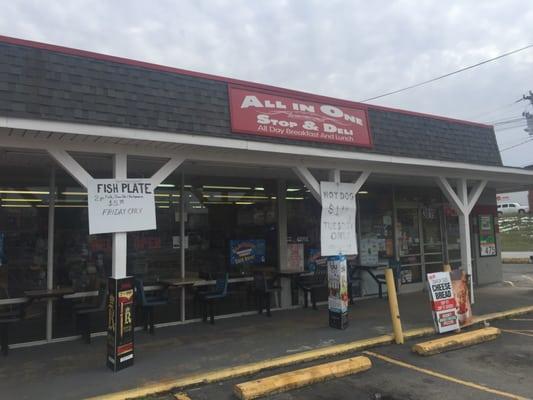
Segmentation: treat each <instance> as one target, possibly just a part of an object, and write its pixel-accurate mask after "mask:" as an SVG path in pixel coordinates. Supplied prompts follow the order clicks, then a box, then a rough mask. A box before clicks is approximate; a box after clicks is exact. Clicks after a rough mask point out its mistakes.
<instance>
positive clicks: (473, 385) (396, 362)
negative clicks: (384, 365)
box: [363, 351, 528, 400]
mask: <svg viewBox="0 0 533 400" xmlns="http://www.w3.org/2000/svg"><path fill="white" fill-rule="evenodd" d="M363 353H364V354H366V355H369V356H372V357H375V358H378V359H380V360H383V361H385V362H388V363H390V364H394V365H398V366H400V367H404V368H408V369H411V370H413V371H417V372H421V373H423V374H426V375H430V376H433V377H436V378H440V379H443V380H446V381H449V382H454V383H457V384H459V385H463V386H467V387H470V388H472V389H477V390H481V391H483V392H486V393H491V394H496V395H498V396H502V397H506V398H508V399H514V400H528V399H527V398H526V397H522V396H518V395H516V394H512V393H507V392H502V391H501V390H496V389H491V388H488V387H486V386H481V385H478V384H476V383H474V382H469V381H463V380H461V379H457V378H454V377H452V376H448V375H444V374H441V373H439V372H435V371H431V370H429V369H425V368H420V367H417V366H416V365H412V364H408V363H406V362H403V361H400V360H396V359H394V358H390V357H387V356H384V355H381V354H378V353H374V352H373V351H363Z"/></svg>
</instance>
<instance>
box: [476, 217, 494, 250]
mask: <svg viewBox="0 0 533 400" xmlns="http://www.w3.org/2000/svg"><path fill="white" fill-rule="evenodd" d="M478 226H479V255H480V257H494V256H495V255H496V253H497V251H496V231H495V229H494V215H490V214H486V215H479V216H478Z"/></svg>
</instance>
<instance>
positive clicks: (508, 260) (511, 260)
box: [502, 258, 531, 264]
mask: <svg viewBox="0 0 533 400" xmlns="http://www.w3.org/2000/svg"><path fill="white" fill-rule="evenodd" d="M502 262H503V263H504V264H531V259H530V258H502Z"/></svg>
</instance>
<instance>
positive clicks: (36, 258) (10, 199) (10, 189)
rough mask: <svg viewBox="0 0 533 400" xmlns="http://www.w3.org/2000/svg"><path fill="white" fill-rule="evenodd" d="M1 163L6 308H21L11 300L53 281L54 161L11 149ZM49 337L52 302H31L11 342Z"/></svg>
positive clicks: (0, 244)
mask: <svg viewBox="0 0 533 400" xmlns="http://www.w3.org/2000/svg"><path fill="white" fill-rule="evenodd" d="M4 162H5V163H6V164H5V165H3V164H2V165H0V168H1V170H2V174H1V176H0V301H2V303H0V313H1V312H3V311H10V310H14V309H17V308H18V307H20V305H9V304H6V303H9V302H10V301H13V300H15V299H17V298H21V297H24V296H25V294H24V293H25V291H28V290H36V289H44V288H46V283H47V256H48V250H47V248H48V201H49V179H50V176H49V172H50V168H49V160H48V159H47V157H46V156H45V155H41V154H35V155H33V154H28V155H26V154H23V153H17V154H14V155H13V157H11V155H10V153H9V152H5V157H3V160H2V163H4ZM45 336H46V302H42V301H36V302H33V303H32V304H31V305H29V306H28V307H26V317H25V318H24V319H23V320H22V321H20V322H18V323H17V324H13V327H12V328H11V330H10V343H19V342H28V341H33V340H42V339H44V338H45Z"/></svg>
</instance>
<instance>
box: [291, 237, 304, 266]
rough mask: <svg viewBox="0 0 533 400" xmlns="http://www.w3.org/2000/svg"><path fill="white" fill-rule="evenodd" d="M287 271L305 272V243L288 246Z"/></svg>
mask: <svg viewBox="0 0 533 400" xmlns="http://www.w3.org/2000/svg"><path fill="white" fill-rule="evenodd" d="M287 269H288V270H289V271H302V272H303V270H304V245H303V243H288V244H287Z"/></svg>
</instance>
